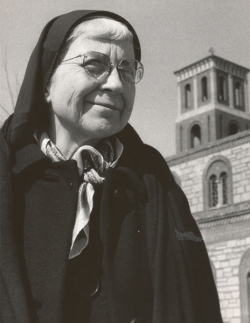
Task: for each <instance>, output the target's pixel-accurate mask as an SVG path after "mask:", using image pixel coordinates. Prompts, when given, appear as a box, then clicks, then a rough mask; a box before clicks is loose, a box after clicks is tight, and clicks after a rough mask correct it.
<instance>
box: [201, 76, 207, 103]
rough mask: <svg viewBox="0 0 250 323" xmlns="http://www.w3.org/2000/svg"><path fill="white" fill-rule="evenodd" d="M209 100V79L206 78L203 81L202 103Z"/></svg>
mask: <svg viewBox="0 0 250 323" xmlns="http://www.w3.org/2000/svg"><path fill="white" fill-rule="evenodd" d="M207 99H208V95H207V78H206V77H205V76H204V77H203V78H202V79H201V101H202V102H205V101H207Z"/></svg>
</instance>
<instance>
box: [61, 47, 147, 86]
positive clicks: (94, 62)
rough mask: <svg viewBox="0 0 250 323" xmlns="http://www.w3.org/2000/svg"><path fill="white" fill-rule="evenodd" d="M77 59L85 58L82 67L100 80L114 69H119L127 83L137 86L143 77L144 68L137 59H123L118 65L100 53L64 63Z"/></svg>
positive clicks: (89, 53) (86, 54)
mask: <svg viewBox="0 0 250 323" xmlns="http://www.w3.org/2000/svg"><path fill="white" fill-rule="evenodd" d="M77 57H83V60H82V64H81V65H82V67H83V68H84V70H85V72H86V73H87V74H88V75H90V76H92V77H94V78H96V79H97V80H100V79H101V78H102V77H104V76H107V75H110V73H111V71H112V69H113V68H115V67H116V68H117V70H118V72H119V75H120V77H121V78H122V79H123V81H125V82H127V83H133V84H136V83H138V82H140V80H141V79H142V77H143V72H144V67H143V65H142V63H141V62H139V61H137V60H135V59H123V60H121V61H120V62H119V63H118V64H114V63H113V62H110V59H109V57H108V56H107V55H105V54H103V53H99V52H87V53H85V54H82V55H78V56H75V57H72V58H69V59H65V60H64V61H62V63H64V62H67V61H70V60H72V59H74V58H77Z"/></svg>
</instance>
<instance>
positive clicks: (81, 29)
mask: <svg viewBox="0 0 250 323" xmlns="http://www.w3.org/2000/svg"><path fill="white" fill-rule="evenodd" d="M81 35H86V37H88V38H93V39H94V38H96V37H98V38H101V39H105V40H112V41H128V42H130V43H132V44H133V34H132V32H131V31H130V30H129V29H128V28H127V26H125V25H124V24H123V23H121V22H119V21H116V20H113V19H110V18H106V17H98V18H91V19H88V20H85V21H83V22H81V23H80V24H79V25H77V26H76V27H75V28H74V29H73V31H72V32H71V33H70V35H69V36H68V38H67V40H66V42H65V44H64V46H63V48H62V49H61V54H60V56H59V60H58V62H57V66H58V64H60V62H61V61H62V60H63V58H64V57H65V55H66V53H67V51H68V49H69V47H70V45H71V44H72V42H73V41H74V40H75V39H76V38H77V37H79V36H81Z"/></svg>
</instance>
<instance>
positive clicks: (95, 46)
mask: <svg viewBox="0 0 250 323" xmlns="http://www.w3.org/2000/svg"><path fill="white" fill-rule="evenodd" d="M88 51H98V52H102V53H104V54H106V55H108V56H109V55H110V56H114V58H116V57H117V56H123V58H125V56H126V58H134V49H133V44H132V43H131V42H130V41H115V40H110V39H104V38H97V37H95V38H93V37H87V36H86V35H80V36H79V37H77V38H76V39H75V40H74V41H73V42H72V44H71V45H70V46H69V49H68V52H67V53H66V55H65V57H67V58H68V57H69V55H71V54H72V53H74V54H76V55H77V54H84V53H86V52H88ZM110 58H111V59H112V57H110ZM64 59H65V58H64Z"/></svg>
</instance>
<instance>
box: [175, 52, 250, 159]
mask: <svg viewBox="0 0 250 323" xmlns="http://www.w3.org/2000/svg"><path fill="white" fill-rule="evenodd" d="M209 52H210V55H209V56H208V57H205V58H203V59H201V60H200V61H198V62H195V63H193V64H191V65H188V66H186V67H184V68H182V69H180V70H178V71H176V72H174V74H175V75H176V77H177V84H178V115H177V120H176V147H177V154H178V153H181V152H187V151H188V150H190V149H194V148H198V147H200V146H204V145H206V144H208V143H210V142H214V141H216V140H218V139H221V138H224V137H227V136H230V135H233V134H236V133H238V132H240V131H244V130H247V129H250V110H249V103H248V101H247V100H248V93H247V92H248V87H247V74H248V72H249V71H250V70H249V69H247V68H245V67H243V66H240V65H238V64H235V63H232V62H229V61H227V60H225V59H223V58H221V57H218V56H216V55H214V51H213V49H210V50H209Z"/></svg>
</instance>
